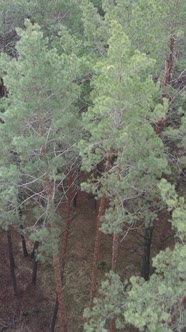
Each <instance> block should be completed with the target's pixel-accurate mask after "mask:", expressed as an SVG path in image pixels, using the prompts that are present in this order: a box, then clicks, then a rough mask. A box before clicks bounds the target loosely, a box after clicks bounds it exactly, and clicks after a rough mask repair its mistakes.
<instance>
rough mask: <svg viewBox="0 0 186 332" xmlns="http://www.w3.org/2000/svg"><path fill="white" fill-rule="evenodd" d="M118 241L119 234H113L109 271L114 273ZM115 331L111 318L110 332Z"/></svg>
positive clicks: (113, 321)
mask: <svg viewBox="0 0 186 332" xmlns="http://www.w3.org/2000/svg"><path fill="white" fill-rule="evenodd" d="M118 241H119V234H117V233H114V234H113V241H112V266H111V270H112V271H113V272H116V262H117V256H118ZM115 331H116V326H115V319H114V318H113V319H112V320H111V324H110V332H115Z"/></svg>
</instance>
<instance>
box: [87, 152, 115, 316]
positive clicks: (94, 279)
mask: <svg viewBox="0 0 186 332" xmlns="http://www.w3.org/2000/svg"><path fill="white" fill-rule="evenodd" d="M110 167H111V155H109V153H108V156H107V159H106V165H105V172H106V174H107V172H108V171H109V169H110ZM106 202H107V199H106V196H105V194H103V196H102V197H101V200H100V204H99V209H98V216H97V224H96V237H95V244H94V257H93V272H92V285H91V290H90V302H89V309H90V310H92V307H93V301H94V297H95V294H96V289H97V264H98V258H99V247H100V238H101V231H100V227H101V217H102V216H103V214H104V212H105V206H106Z"/></svg>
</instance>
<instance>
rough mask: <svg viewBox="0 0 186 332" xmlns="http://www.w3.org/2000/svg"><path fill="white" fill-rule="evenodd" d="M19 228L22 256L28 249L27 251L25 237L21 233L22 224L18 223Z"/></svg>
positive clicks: (26, 254)
mask: <svg viewBox="0 0 186 332" xmlns="http://www.w3.org/2000/svg"><path fill="white" fill-rule="evenodd" d="M19 228H20V230H21V243H22V249H23V256H24V257H27V256H28V251H27V247H26V241H25V237H24V235H23V225H20V226H19Z"/></svg>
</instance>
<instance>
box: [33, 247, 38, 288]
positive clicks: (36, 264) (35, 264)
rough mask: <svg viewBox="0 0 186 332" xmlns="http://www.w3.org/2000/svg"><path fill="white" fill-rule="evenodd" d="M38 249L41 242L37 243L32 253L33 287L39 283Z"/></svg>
mask: <svg viewBox="0 0 186 332" xmlns="http://www.w3.org/2000/svg"><path fill="white" fill-rule="evenodd" d="M38 247H39V241H35V243H34V248H33V251H32V258H33V269H32V285H33V286H35V285H36V281H37V268H38V261H37V257H36V251H37V249H38Z"/></svg>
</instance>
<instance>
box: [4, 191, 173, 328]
mask: <svg viewBox="0 0 186 332" xmlns="http://www.w3.org/2000/svg"><path fill="white" fill-rule="evenodd" d="M94 205H95V204H94V199H93V198H91V197H90V195H88V194H85V193H80V194H79V196H78V201H77V208H76V209H74V211H73V214H74V215H73V221H72V225H71V232H70V241H69V247H68V256H67V263H66V272H65V285H64V297H65V306H66V312H67V317H68V328H69V332H82V331H83V318H82V316H83V310H84V308H85V307H86V306H87V305H88V302H89V292H90V285H91V275H92V258H93V248H94V235H95V230H96V209H95V207H94ZM61 209H62V208H61ZM61 213H63V212H62V211H61ZM166 219H167V216H166V213H162V216H160V220H159V221H158V222H157V223H158V226H157V227H155V231H154V236H153V243H152V256H154V255H156V253H157V252H158V251H159V250H160V249H163V247H165V246H167V245H172V244H173V242H174V239H173V233H172V232H171V230H170V227H169V229H168V233H167V230H166V242H165V239H162V236H160V235H161V234H162V232H163V227H165V226H164V225H165V223H167V220H166ZM136 227H137V226H133V227H131V228H129V227H126V230H125V232H124V235H123V237H122V238H121V239H120V245H119V256H118V260H117V271H118V273H119V274H120V275H121V276H122V278H127V277H129V276H130V275H132V274H139V273H140V266H141V256H142V252H143V238H142V234H143V230H142V226H138V228H136ZM12 237H13V249H14V255H15V264H16V277H17V283H18V296H17V297H15V296H14V294H13V290H12V285H11V279H10V272H9V260H8V254H7V253H8V251H7V238H6V232H4V231H0V252H1V256H0V331H6V332H12V331H14V332H49V331H50V323H51V318H52V311H53V305H54V302H55V285H54V281H53V280H54V279H53V270H52V266H51V263H50V261H48V262H45V263H44V264H41V263H39V267H38V281H37V285H36V286H32V285H31V273H32V264H33V262H32V259H31V258H30V256H29V257H26V258H25V257H23V255H22V249H21V241H20V235H19V234H18V233H17V232H16V231H13V233H12ZM29 245H30V243H29V242H28V250H29V252H31V246H30V247H29ZM111 249H112V237H111V236H109V235H102V238H101V247H100V257H99V263H98V275H99V280H101V279H102V278H103V277H104V274H105V273H106V272H108V271H109V269H110V266H111ZM56 332H60V325H59V322H57V324H56ZM126 332H128V331H126Z"/></svg>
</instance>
